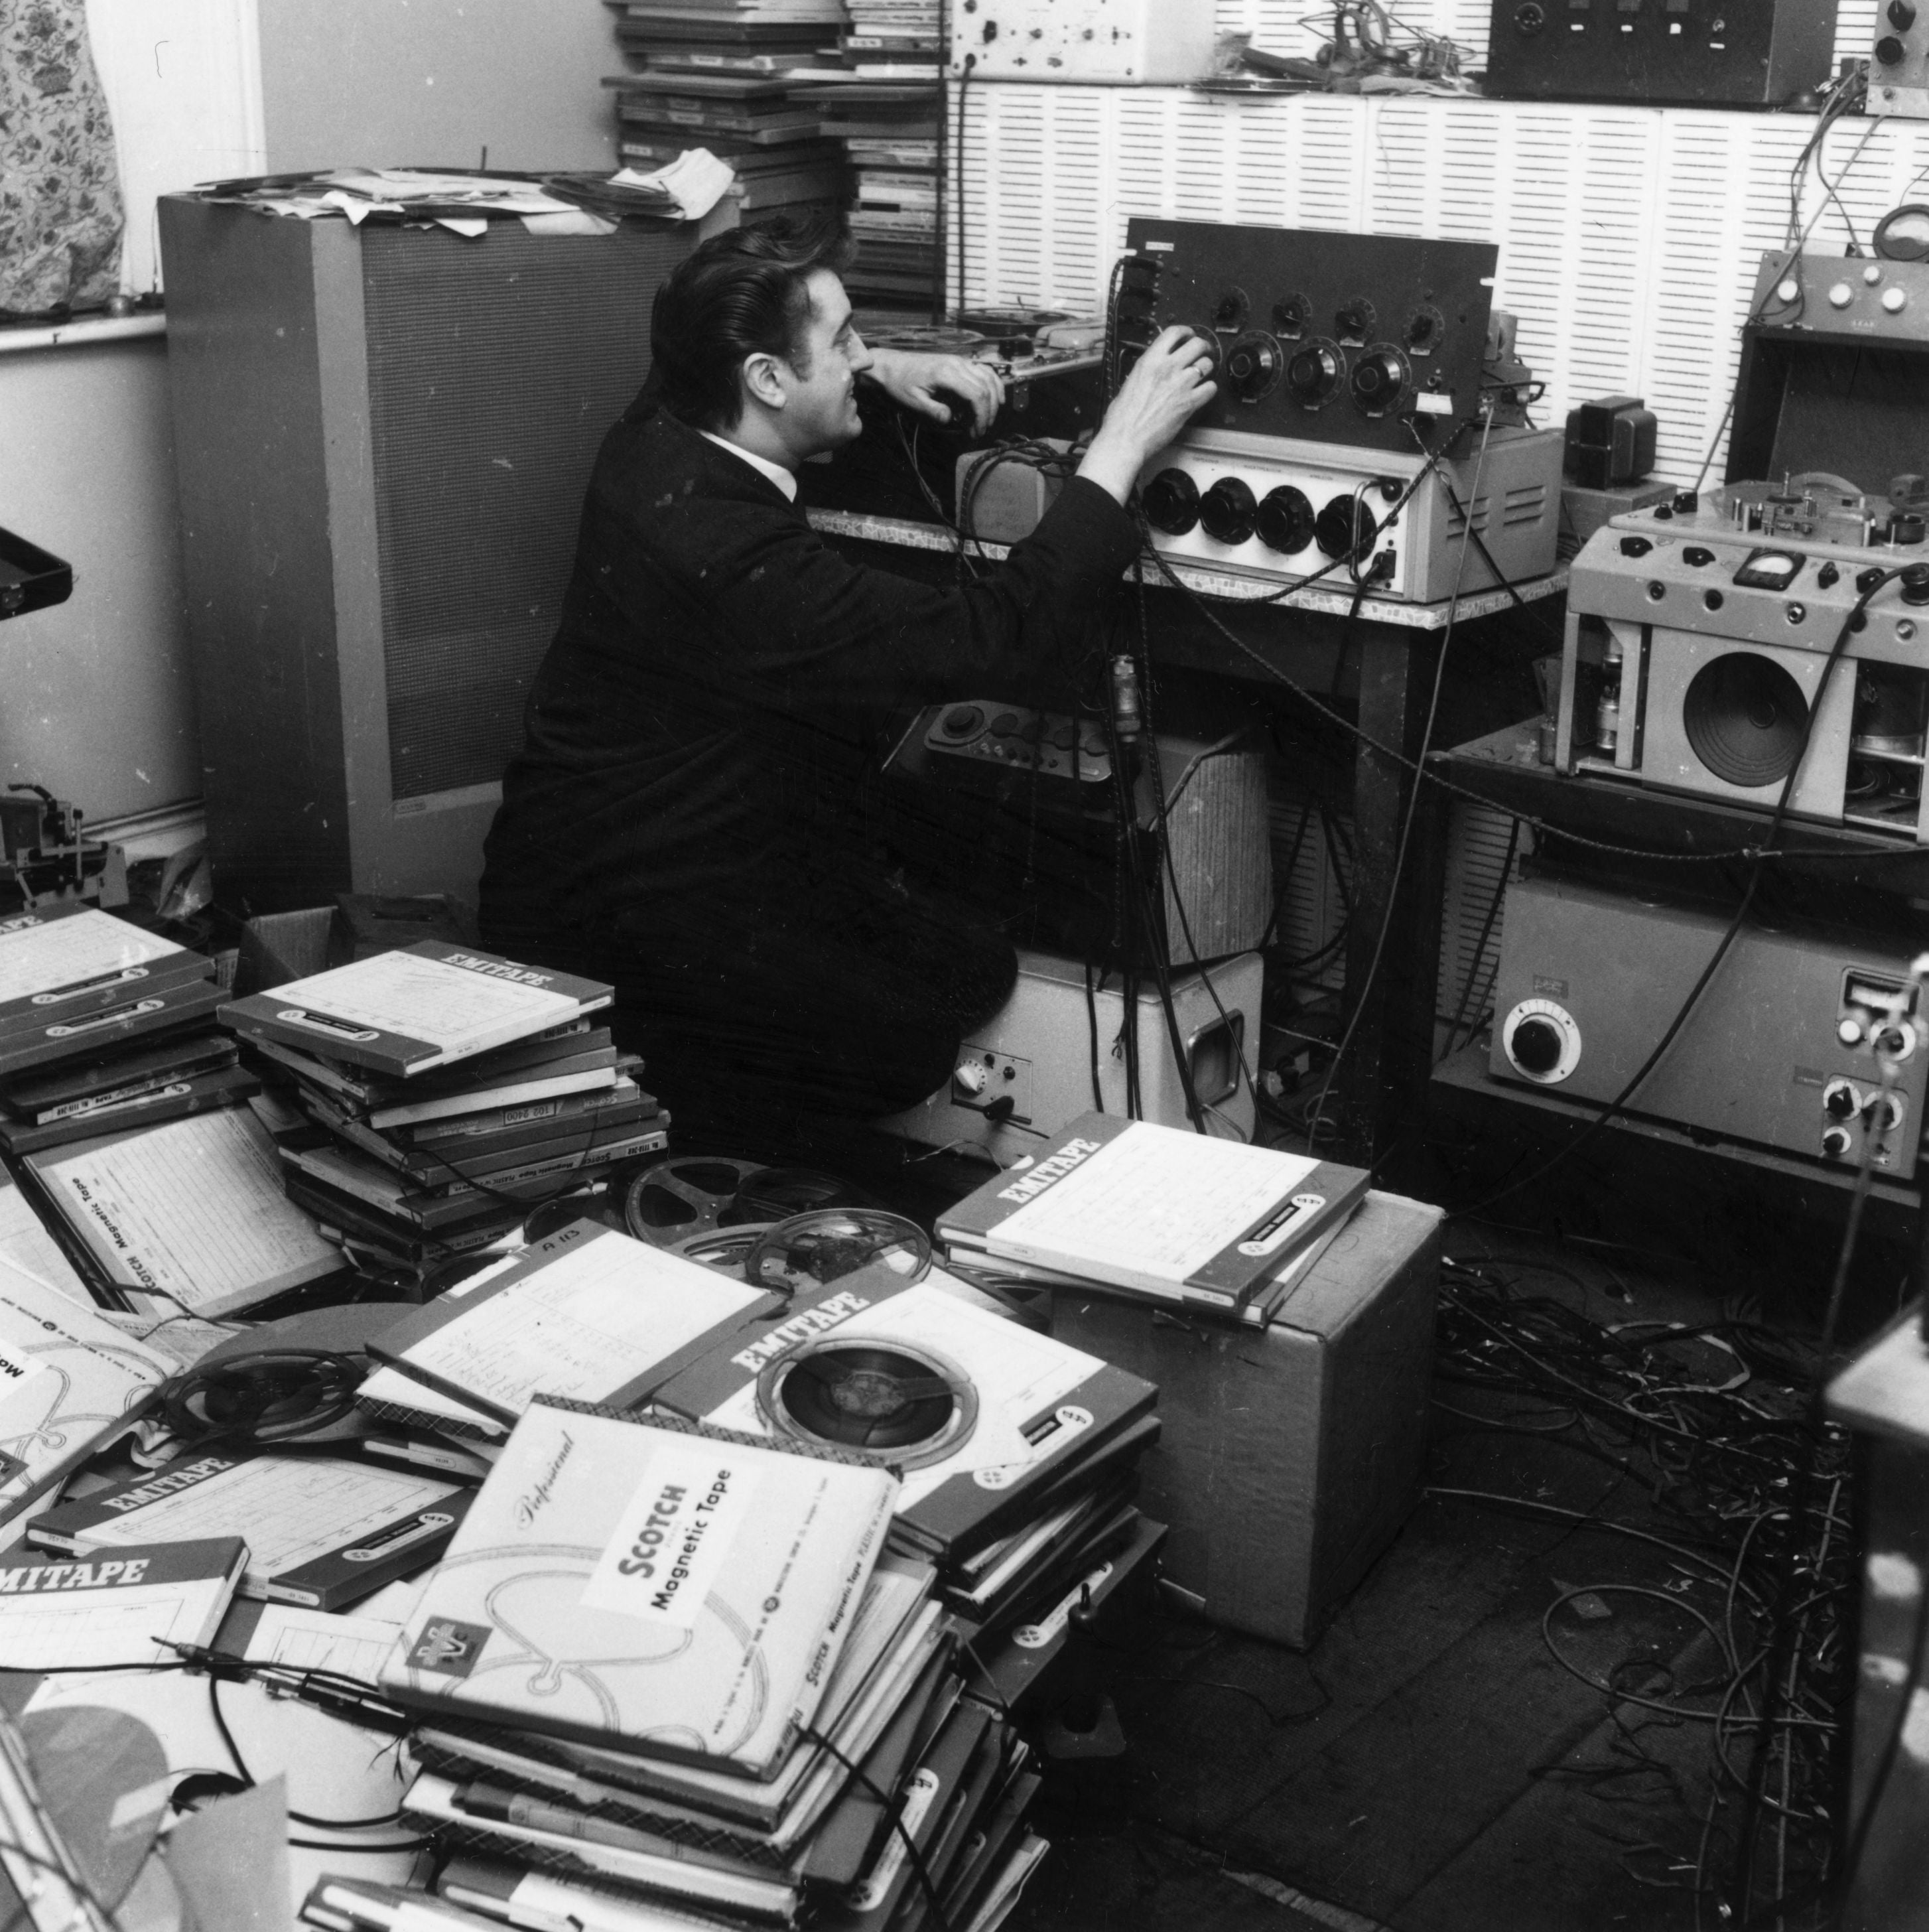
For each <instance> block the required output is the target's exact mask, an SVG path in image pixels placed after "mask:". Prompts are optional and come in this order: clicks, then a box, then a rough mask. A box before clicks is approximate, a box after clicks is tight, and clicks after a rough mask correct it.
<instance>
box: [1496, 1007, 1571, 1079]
mask: <svg viewBox="0 0 1929 1932" xmlns="http://www.w3.org/2000/svg"><path fill="white" fill-rule="evenodd" d="M1564 1044H1565V1043H1564V1042H1563V1041H1562V1038H1561V1029H1560V1028H1559V1027H1557V1026H1556V1025H1555V1024H1554V1022H1553V1021H1552V1020H1544V1019H1524V1020H1523V1021H1522V1022H1520V1025H1518V1026H1517V1027H1516V1028H1514V1031H1513V1033H1512V1034H1511V1036H1510V1037H1509V1038H1508V1043H1507V1057H1508V1059H1510V1060H1511V1061H1513V1062H1514V1065H1515V1066H1517V1067H1519V1068H1520V1070H1521V1072H1522V1073H1532V1074H1536V1075H1541V1076H1545V1075H1547V1074H1550V1073H1553V1070H1555V1068H1556V1067H1559V1065H1560V1064H1561V1049H1562V1046H1563V1045H1564Z"/></svg>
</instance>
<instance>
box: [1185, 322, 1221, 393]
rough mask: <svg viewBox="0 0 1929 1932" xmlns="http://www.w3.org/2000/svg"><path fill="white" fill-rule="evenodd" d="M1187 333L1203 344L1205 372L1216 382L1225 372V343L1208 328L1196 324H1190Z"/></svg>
mask: <svg viewBox="0 0 1929 1932" xmlns="http://www.w3.org/2000/svg"><path fill="white" fill-rule="evenodd" d="M1189 333H1190V335H1191V336H1192V338H1193V341H1196V342H1202V343H1204V344H1205V346H1206V351H1207V362H1206V374H1208V376H1210V377H1211V378H1212V380H1214V382H1215V383H1217V381H1218V380H1219V379H1220V377H1221V376H1223V374H1225V373H1226V344H1224V343H1223V342H1222V341H1220V339H1219V338H1218V337H1217V336H1216V335H1214V333H1213V332H1212V331H1211V329H1201V328H1199V327H1198V326H1196V325H1193V326H1190V329H1189Z"/></svg>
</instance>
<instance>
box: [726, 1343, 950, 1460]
mask: <svg viewBox="0 0 1929 1932" xmlns="http://www.w3.org/2000/svg"><path fill="white" fill-rule="evenodd" d="M757 1412H758V1414H759V1415H760V1416H761V1417H762V1418H763V1422H764V1424H765V1426H766V1427H767V1428H768V1429H769V1430H770V1431H771V1432H772V1434H774V1435H776V1436H787V1437H789V1438H790V1439H791V1440H792V1441H793V1442H807V1443H810V1444H812V1445H815V1446H817V1447H818V1448H835V1449H848V1450H854V1451H856V1452H857V1453H858V1454H859V1455H862V1456H865V1457H869V1458H871V1460H874V1461H876V1462H878V1463H889V1465H890V1466H892V1468H893V1469H923V1468H925V1467H926V1466H928V1465H929V1464H931V1463H942V1462H944V1460H946V1459H947V1457H951V1456H953V1455H956V1454H957V1452H958V1451H959V1449H961V1448H962V1447H963V1446H964V1445H965V1444H966V1443H967V1442H969V1441H970V1440H971V1436H972V1433H973V1431H974V1430H975V1429H976V1428H977V1426H978V1391H977V1386H976V1385H975V1384H974V1382H972V1380H971V1377H970V1376H968V1375H967V1374H966V1373H965V1371H964V1370H962V1369H961V1368H960V1367H959V1366H958V1364H956V1362H953V1361H951V1360H950V1359H949V1358H947V1357H946V1356H944V1355H940V1354H939V1353H938V1352H937V1350H935V1349H929V1348H926V1347H924V1346H921V1345H919V1344H916V1343H908V1342H893V1343H891V1344H889V1346H885V1345H883V1344H880V1343H867V1342H859V1341H840V1340H838V1339H837V1338H836V1337H834V1336H831V1337H820V1338H818V1339H817V1340H813V1341H808V1342H802V1343H799V1344H798V1345H797V1346H796V1347H795V1348H794V1349H787V1350H786V1351H785V1352H784V1353H783V1354H782V1355H778V1356H776V1357H775V1358H773V1359H772V1361H769V1362H767V1363H766V1364H764V1366H763V1370H762V1371H761V1373H760V1374H759V1375H758V1376H757Z"/></svg>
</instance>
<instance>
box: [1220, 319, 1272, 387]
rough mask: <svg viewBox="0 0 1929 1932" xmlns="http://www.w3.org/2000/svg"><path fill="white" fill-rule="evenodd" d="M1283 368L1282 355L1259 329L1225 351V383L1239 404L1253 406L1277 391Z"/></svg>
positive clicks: (1268, 337) (1268, 336)
mask: <svg viewBox="0 0 1929 1932" xmlns="http://www.w3.org/2000/svg"><path fill="white" fill-rule="evenodd" d="M1285 369H1286V352H1285V351H1284V350H1282V349H1281V348H1280V345H1279V344H1278V343H1277V342H1276V341H1274V339H1273V338H1272V337H1271V336H1270V335H1266V334H1265V333H1264V332H1263V331H1262V330H1259V329H1254V330H1253V331H1252V332H1251V333H1250V334H1249V335H1242V336H1241V337H1240V338H1239V340H1238V341H1237V342H1235V343H1234V344H1233V345H1232V347H1231V348H1230V349H1229V350H1227V351H1226V380H1227V382H1228V383H1230V384H1231V385H1232V392H1233V394H1234V395H1236V396H1238V398H1240V400H1241V401H1243V402H1248V403H1256V402H1257V401H1259V398H1261V397H1262V396H1265V395H1271V393H1272V392H1273V391H1274V389H1277V388H1278V386H1279V383H1280V376H1281V375H1282V374H1283V373H1284V371H1285Z"/></svg>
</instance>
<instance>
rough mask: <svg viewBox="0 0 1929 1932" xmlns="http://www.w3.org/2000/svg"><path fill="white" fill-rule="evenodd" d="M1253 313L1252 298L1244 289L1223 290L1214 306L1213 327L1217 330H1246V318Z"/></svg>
mask: <svg viewBox="0 0 1929 1932" xmlns="http://www.w3.org/2000/svg"><path fill="white" fill-rule="evenodd" d="M1252 313H1253V298H1252V297H1251V296H1249V295H1248V294H1247V293H1246V291H1245V290H1244V289H1238V288H1232V289H1226V290H1222V291H1221V292H1220V296H1219V299H1217V301H1216V302H1214V304H1213V305H1212V326H1213V327H1214V328H1215V329H1244V327H1245V326H1246V318H1247V317H1248V316H1249V315H1250V314H1252Z"/></svg>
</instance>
